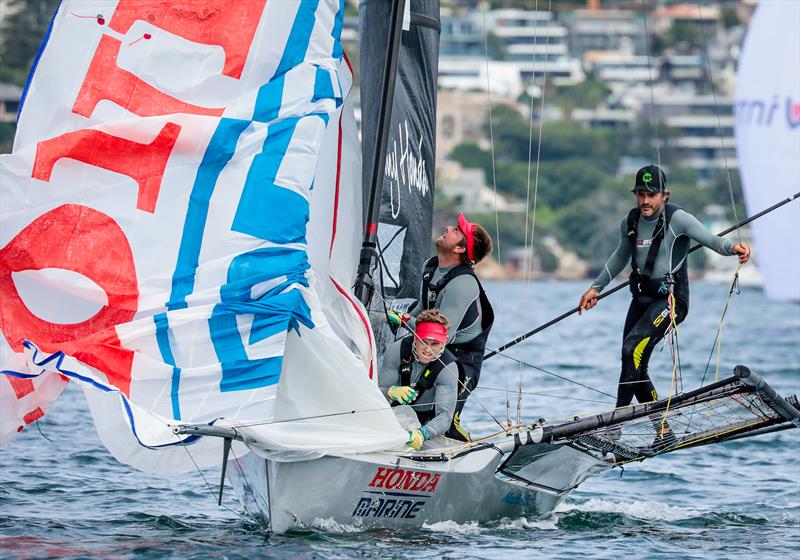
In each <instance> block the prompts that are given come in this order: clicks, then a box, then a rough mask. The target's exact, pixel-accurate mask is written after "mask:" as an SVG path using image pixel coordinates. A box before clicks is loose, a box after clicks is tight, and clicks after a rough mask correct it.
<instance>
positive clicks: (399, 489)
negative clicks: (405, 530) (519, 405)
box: [228, 438, 610, 532]
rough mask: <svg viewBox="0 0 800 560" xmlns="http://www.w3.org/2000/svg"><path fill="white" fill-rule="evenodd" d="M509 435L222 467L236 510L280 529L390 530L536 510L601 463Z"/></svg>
mask: <svg viewBox="0 0 800 560" xmlns="http://www.w3.org/2000/svg"><path fill="white" fill-rule="evenodd" d="M518 442H519V438H517V444H516V445H515V444H514V443H513V442H511V443H510V444H507V445H505V446H502V445H501V446H497V445H486V446H480V447H477V448H475V449H473V450H471V451H469V452H467V453H465V454H463V455H461V456H458V457H455V458H450V459H447V460H430V458H429V459H428V460H415V459H414V458H410V457H405V456H397V455H392V454H389V453H373V454H363V455H357V456H350V457H330V456H326V457H321V458H318V459H314V460H305V461H294V462H279V461H275V460H270V459H265V458H263V457H260V456H258V455H257V454H256V453H249V454H248V455H246V456H245V457H243V458H241V459H238V460H236V461H232V464H231V468H229V471H228V472H229V473H230V475H231V481H232V483H233V486H234V488H235V490H236V492H237V494H238V495H239V498H240V500H241V502H242V505H243V507H244V509H245V511H246V512H247V513H248V514H249V515H250V516H251V517H253V518H255V519H257V520H258V521H259V522H260V523H262V524H264V525H265V526H266V527H268V528H269V529H270V530H272V531H276V532H283V531H286V530H288V529H291V528H295V527H309V526H321V525H322V526H324V525H325V524H326V523H329V522H330V521H333V522H335V523H338V524H342V525H346V526H356V527H363V528H377V527H389V528H391V527H419V526H422V525H423V524H428V525H430V524H433V523H438V522H442V521H455V522H457V523H464V522H469V521H477V522H489V521H493V520H498V519H502V518H518V517H527V518H536V517H542V516H545V515H547V514H549V513H550V512H552V511H553V510H554V509H555V507H556V506H557V505H558V504H559V503H560V502H561V501H562V500H563V499H564V498H565V497H566V496H567V494H568V493H569V492H570V491H571V490H573V489H574V488H575V487H577V485H578V484H580V483H581V482H582V481H583V480H585V479H586V478H587V477H589V476H591V475H592V474H595V473H597V472H599V471H602V470H605V469H608V468H610V465H609V463H608V462H607V461H604V460H603V459H602V458H601V457H595V456H592V455H590V454H588V453H586V452H584V451H582V450H579V449H577V448H574V447H572V446H570V445H553V444H546V443H540V444H534V445H526V446H519V445H518ZM504 447H505V448H504Z"/></svg>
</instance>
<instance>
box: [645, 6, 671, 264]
mask: <svg viewBox="0 0 800 560" xmlns="http://www.w3.org/2000/svg"><path fill="white" fill-rule="evenodd" d="M642 12H643V13H644V41H645V49H646V52H647V73H648V75H649V77H650V118H651V121H650V122H651V124H652V126H653V133H654V134H655V136H656V161H657V162H658V167H661V138H660V137H659V134H658V119H656V96H655V91H654V90H655V84H654V83H653V63H652V61H651V59H650V30H649V28H648V26H647V6H646V5H645V0H642ZM670 264H671V263H670Z"/></svg>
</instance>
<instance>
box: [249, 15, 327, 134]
mask: <svg viewBox="0 0 800 560" xmlns="http://www.w3.org/2000/svg"><path fill="white" fill-rule="evenodd" d="M318 4H319V0H303V1H302V2H301V3H300V6H299V7H298V8H297V14H296V15H295V18H294V22H293V23H292V30H291V31H290V32H289V37H288V39H287V41H286V48H285V50H284V51H283V56H282V57H281V61H280V62H279V63H278V68H277V69H276V70H275V75H274V76H273V77H272V79H271V80H270V81H269V82H268V83H266V84H264V85H263V86H261V89H259V90H258V96H257V97H256V105H255V110H254V111H253V120H255V121H260V122H269V121H271V120H275V119H276V118H278V114H279V113H280V108H281V101H282V99H283V87H284V84H285V80H284V77H285V75H286V72H288V71H289V70H290V69H292V68H294V67H295V66H297V65H298V64H300V63H301V62H303V60H304V59H305V57H306V51H307V50H308V45H309V43H310V42H311V33H312V31H313V30H314V24H315V23H316V11H317V5H318Z"/></svg>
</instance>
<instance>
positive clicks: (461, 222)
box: [458, 212, 475, 262]
mask: <svg viewBox="0 0 800 560" xmlns="http://www.w3.org/2000/svg"><path fill="white" fill-rule="evenodd" d="M458 229H460V230H461V233H463V234H464V237H466V238H467V260H468V261H470V262H472V261H474V260H475V236H474V234H473V231H474V230H475V224H471V223H469V222H468V221H467V218H466V217H464V212H459V213H458Z"/></svg>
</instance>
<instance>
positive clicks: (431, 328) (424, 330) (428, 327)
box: [415, 321, 447, 344]
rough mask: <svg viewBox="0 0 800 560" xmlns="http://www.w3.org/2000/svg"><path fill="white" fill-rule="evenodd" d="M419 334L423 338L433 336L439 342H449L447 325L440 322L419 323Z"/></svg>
mask: <svg viewBox="0 0 800 560" xmlns="http://www.w3.org/2000/svg"><path fill="white" fill-rule="evenodd" d="M415 332H416V334H417V336H418V337H419V338H421V339H422V340H425V339H427V338H432V339H433V340H435V341H437V342H441V343H442V344H445V343H446V342H447V327H445V326H444V325H441V324H439V323H430V322H427V321H426V322H425V323H417V328H416V330H415Z"/></svg>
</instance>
